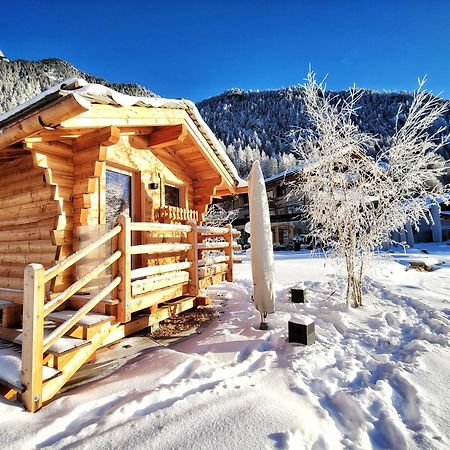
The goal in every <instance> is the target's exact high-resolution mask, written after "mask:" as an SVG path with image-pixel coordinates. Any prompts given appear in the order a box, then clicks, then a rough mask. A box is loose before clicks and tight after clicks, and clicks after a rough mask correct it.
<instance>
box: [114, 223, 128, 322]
mask: <svg viewBox="0 0 450 450" xmlns="http://www.w3.org/2000/svg"><path fill="white" fill-rule="evenodd" d="M117 223H118V224H119V225H120V226H121V227H122V230H121V231H120V233H119V234H118V238H117V245H118V250H120V251H121V252H122V255H121V257H120V258H119V260H118V261H117V274H118V276H119V277H120V278H121V281H120V284H119V286H118V287H117V297H118V299H119V304H118V305H117V320H118V321H119V322H122V323H126V322H129V321H130V320H131V313H130V312H129V306H130V302H131V254H130V247H131V219H130V217H129V216H126V215H124V214H121V215H120V216H119V217H118V218H117Z"/></svg>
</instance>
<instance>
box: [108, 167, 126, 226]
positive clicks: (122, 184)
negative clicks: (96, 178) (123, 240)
mask: <svg viewBox="0 0 450 450" xmlns="http://www.w3.org/2000/svg"><path fill="white" fill-rule="evenodd" d="M131 186H132V185H131V175H128V174H125V173H121V172H116V171H113V170H106V223H107V225H109V226H110V227H111V228H112V227H113V226H114V225H115V224H116V220H117V217H118V216H119V215H120V214H127V215H129V216H130V217H131V213H132V211H131V204H132V203H131V190H132V189H131Z"/></svg>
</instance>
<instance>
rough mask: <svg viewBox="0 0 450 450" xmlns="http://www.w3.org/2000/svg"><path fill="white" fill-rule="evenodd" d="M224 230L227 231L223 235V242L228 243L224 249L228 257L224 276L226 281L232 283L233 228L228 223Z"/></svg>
mask: <svg viewBox="0 0 450 450" xmlns="http://www.w3.org/2000/svg"><path fill="white" fill-rule="evenodd" d="M226 228H227V229H228V231H227V232H226V234H225V236H224V237H225V241H226V242H228V247H225V255H226V256H228V257H229V259H228V261H227V264H228V270H227V273H226V275H225V279H226V280H227V281H230V282H231V281H233V226H232V225H231V224H230V223H229V224H228V225H227V226H226Z"/></svg>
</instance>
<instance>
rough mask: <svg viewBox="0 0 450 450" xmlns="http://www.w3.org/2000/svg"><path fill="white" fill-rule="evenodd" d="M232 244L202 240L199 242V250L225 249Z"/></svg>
mask: <svg viewBox="0 0 450 450" xmlns="http://www.w3.org/2000/svg"><path fill="white" fill-rule="evenodd" d="M229 246H230V243H229V242H200V243H199V244H198V249H199V250H215V249H224V248H227V247H229Z"/></svg>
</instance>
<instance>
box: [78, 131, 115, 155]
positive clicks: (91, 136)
mask: <svg viewBox="0 0 450 450" xmlns="http://www.w3.org/2000/svg"><path fill="white" fill-rule="evenodd" d="M119 139H120V128H117V127H113V126H110V127H103V128H99V129H97V130H94V131H91V132H90V133H86V134H84V135H83V136H81V137H79V138H78V139H75V140H74V141H73V144H72V148H73V151H75V152H76V151H78V150H83V149H85V148H90V147H95V146H97V145H102V146H104V147H109V146H110V145H114V144H117V142H118V141H119Z"/></svg>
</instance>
